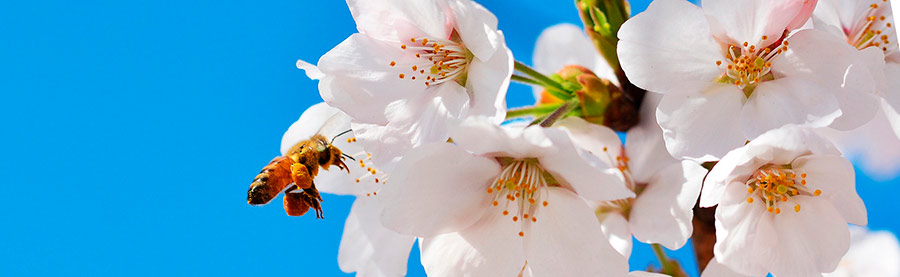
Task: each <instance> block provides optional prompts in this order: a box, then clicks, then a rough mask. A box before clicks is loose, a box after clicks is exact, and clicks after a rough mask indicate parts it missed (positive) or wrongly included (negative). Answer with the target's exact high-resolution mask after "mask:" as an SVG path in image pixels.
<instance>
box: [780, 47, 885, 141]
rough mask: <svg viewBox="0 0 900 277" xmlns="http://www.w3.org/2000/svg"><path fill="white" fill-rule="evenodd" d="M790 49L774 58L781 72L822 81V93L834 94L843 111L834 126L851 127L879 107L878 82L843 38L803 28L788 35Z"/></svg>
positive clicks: (863, 121)
mask: <svg viewBox="0 0 900 277" xmlns="http://www.w3.org/2000/svg"><path fill="white" fill-rule="evenodd" d="M788 42H790V46H789V48H788V51H787V52H785V53H783V54H781V55H778V56H777V57H776V58H775V59H774V60H773V61H772V64H773V65H772V66H773V67H772V70H773V71H774V72H775V74H776V77H778V76H789V77H803V78H805V79H808V80H814V81H816V82H818V83H819V84H820V85H821V90H820V91H819V93H820V94H823V95H834V97H835V98H837V101H838V104H839V105H840V106H841V111H842V115H841V116H840V117H838V118H837V119H835V120H834V122H833V123H832V124H831V127H832V128H836V129H841V130H850V129H853V128H856V127H859V126H860V125H862V124H865V123H866V122H868V121H869V120H871V119H872V117H873V116H874V115H875V112H877V111H878V98H877V96H876V95H875V93H876V91H875V89H876V87H875V85H876V82H875V80H874V79H873V78H872V73H871V72H870V65H869V64H867V59H865V58H864V56H861V54H860V53H858V51H857V50H856V48H853V47H852V46H850V45H848V44H847V43H846V42H844V41H843V40H841V39H840V38H837V37H834V36H832V35H830V34H828V33H825V32H823V31H818V30H802V31H799V32H797V33H796V34H793V35H791V37H790V38H788Z"/></svg>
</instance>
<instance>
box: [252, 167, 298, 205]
mask: <svg viewBox="0 0 900 277" xmlns="http://www.w3.org/2000/svg"><path fill="white" fill-rule="evenodd" d="M293 163H294V161H293V160H291V158H288V157H276V158H275V159H272V161H271V162H269V164H268V165H266V167H263V169H262V170H260V172H259V174H258V175H256V178H254V179H253V183H251V184H250V189H249V190H248V191H247V203H249V204H250V205H264V204H267V203H269V201H272V199H275V197H276V196H278V194H279V193H281V191H282V190H284V188H285V187H287V185H289V184H291V183H293V178H291V164H293Z"/></svg>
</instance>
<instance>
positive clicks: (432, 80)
mask: <svg viewBox="0 0 900 277" xmlns="http://www.w3.org/2000/svg"><path fill="white" fill-rule="evenodd" d="M454 37H455V36H454ZM400 48H401V49H403V50H406V51H411V52H413V53H414V54H415V57H416V58H415V59H414V60H413V61H412V62H411V63H408V64H403V65H400V64H398V63H397V62H396V61H391V63H390V66H391V67H400V68H401V70H402V68H404V67H405V68H408V69H409V71H406V73H400V74H399V75H398V77H399V78H400V79H409V80H412V81H417V82H424V83H425V86H426V87H428V86H433V85H438V84H441V83H444V82H447V81H457V82H459V83H460V85H465V81H466V80H465V79H466V78H465V77H466V75H465V73H466V68H467V66H468V65H469V61H471V60H472V55H471V54H470V53H469V51H468V50H467V49H466V47H465V46H464V45H462V43H459V42H458V41H456V40H452V39H451V40H446V39H434V38H410V39H409V44H402V45H400ZM403 71H405V70H403Z"/></svg>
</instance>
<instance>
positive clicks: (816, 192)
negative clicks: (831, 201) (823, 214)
mask: <svg viewBox="0 0 900 277" xmlns="http://www.w3.org/2000/svg"><path fill="white" fill-rule="evenodd" d="M813 195H815V196H819V195H822V190H820V189H817V190H816V191H815V192H813Z"/></svg>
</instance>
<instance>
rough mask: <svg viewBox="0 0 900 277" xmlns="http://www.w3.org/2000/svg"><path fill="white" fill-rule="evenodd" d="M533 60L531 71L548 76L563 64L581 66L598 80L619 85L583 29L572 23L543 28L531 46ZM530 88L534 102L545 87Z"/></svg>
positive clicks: (610, 68)
mask: <svg viewBox="0 0 900 277" xmlns="http://www.w3.org/2000/svg"><path fill="white" fill-rule="evenodd" d="M560 49H565V51H560ZM533 60H534V69H536V70H537V71H539V72H541V73H544V74H547V75H549V74H553V73H556V72H557V71H559V70H560V69H562V68H563V66H566V65H580V66H583V67H585V68H589V69H591V71H593V72H594V74H596V75H597V76H598V77H600V78H604V79H607V80H610V81H611V82H613V83H614V84H616V85H618V84H619V80H618V79H617V78H616V74H615V73H614V72H613V70H612V67H610V66H609V64H608V63H607V62H606V60H605V59H603V57H601V56H600V54H599V53H597V50H596V48H594V45H593V42H591V40H590V39H588V38H587V35H585V33H584V30H582V29H581V27H580V26H575V25H573V24H569V23H561V24H556V25H553V26H550V27H548V28H547V29H544V31H542V32H541V35H540V36H538V39H537V43H536V44H535V45H534V55H533ZM533 88H534V99H535V100H537V99H540V96H541V91H543V90H544V87H541V86H533Z"/></svg>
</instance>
